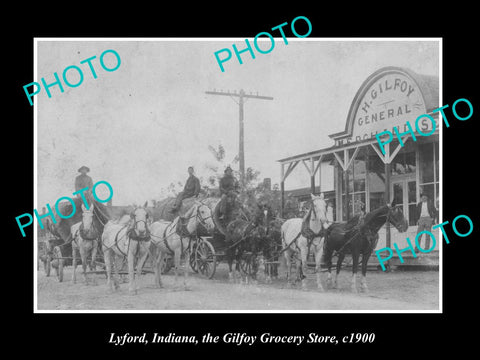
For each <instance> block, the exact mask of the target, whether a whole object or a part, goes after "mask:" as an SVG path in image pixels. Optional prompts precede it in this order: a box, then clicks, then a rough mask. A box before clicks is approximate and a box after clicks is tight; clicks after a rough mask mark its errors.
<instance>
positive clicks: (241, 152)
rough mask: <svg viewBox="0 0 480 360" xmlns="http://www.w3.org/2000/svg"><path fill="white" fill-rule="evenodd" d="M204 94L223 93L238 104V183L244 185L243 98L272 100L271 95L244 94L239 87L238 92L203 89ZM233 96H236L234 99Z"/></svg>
mask: <svg viewBox="0 0 480 360" xmlns="http://www.w3.org/2000/svg"><path fill="white" fill-rule="evenodd" d="M205 94H209V95H224V96H230V97H231V98H232V99H233V101H235V102H236V103H237V104H238V114H239V140H238V157H239V160H240V183H241V184H242V186H243V185H245V148H244V140H243V139H244V133H243V104H245V99H261V100H273V97H270V96H260V95H258V93H257V94H256V95H253V94H252V93H250V94H246V93H245V91H243V89H241V90H240V91H239V92H238V94H237V92H236V91H234V92H230V91H227V92H224V91H223V90H222V91H215V89H214V90H213V91H205ZM235 98H238V102H237V100H235Z"/></svg>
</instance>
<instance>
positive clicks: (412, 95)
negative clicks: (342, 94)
mask: <svg viewBox="0 0 480 360" xmlns="http://www.w3.org/2000/svg"><path fill="white" fill-rule="evenodd" d="M426 108H427V106H426V105H425V101H424V97H423V95H422V92H421V90H420V88H419V86H418V84H417V83H416V82H415V80H413V79H412V78H411V77H410V76H408V75H407V74H405V73H403V72H401V71H398V70H388V71H386V72H382V73H380V74H376V76H374V77H373V78H370V79H368V80H367V81H366V83H364V84H363V86H362V88H361V90H360V91H359V92H358V93H357V95H356V97H355V99H354V101H353V103H352V107H351V109H350V112H349V117H348V119H347V127H346V131H345V132H342V133H337V134H333V135H331V137H332V138H334V139H335V145H341V144H343V143H352V142H358V141H363V140H367V139H370V138H375V135H376V134H377V133H380V132H382V131H385V130H389V131H391V132H392V133H393V128H394V127H397V126H398V130H399V131H400V132H405V131H407V130H408V128H407V125H406V123H407V121H409V122H410V124H411V125H412V126H415V125H414V124H415V120H416V119H417V117H419V116H420V115H423V114H426V113H427V110H426ZM418 125H419V129H420V130H421V131H422V132H428V131H429V130H431V129H432V123H431V122H430V121H429V120H428V119H421V120H419V124H418ZM414 131H415V130H414Z"/></svg>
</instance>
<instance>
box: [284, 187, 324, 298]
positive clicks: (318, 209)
mask: <svg viewBox="0 0 480 360" xmlns="http://www.w3.org/2000/svg"><path fill="white" fill-rule="evenodd" d="M311 196H312V205H311V208H310V211H309V212H308V213H307V215H305V217H304V219H307V218H308V228H309V229H310V230H309V232H310V234H311V235H312V237H313V240H312V241H311V244H309V240H308V239H307V238H306V237H305V236H304V235H302V223H303V220H304V219H301V218H293V219H288V220H287V221H285V222H284V223H283V225H282V228H281V235H282V245H283V250H282V251H283V252H284V256H285V260H286V263H287V264H286V265H287V278H288V281H289V282H290V281H291V275H292V260H291V257H292V255H293V254H298V253H300V259H301V266H302V267H301V269H302V272H303V278H302V289H304V290H306V289H307V279H306V274H307V257H308V252H309V250H310V249H309V247H310V246H313V249H314V254H315V265H316V266H315V272H316V274H317V288H318V290H320V291H323V286H322V283H321V279H320V275H321V273H320V272H321V268H320V265H321V263H320V262H321V259H322V254H323V237H321V232H322V230H324V229H326V228H327V227H328V220H327V214H326V208H327V204H326V202H325V200H324V199H323V194H321V195H320V196H315V195H313V194H312V195H311ZM309 245H310V246H309ZM299 269H300V267H299V266H298V264H297V275H298V274H299Z"/></svg>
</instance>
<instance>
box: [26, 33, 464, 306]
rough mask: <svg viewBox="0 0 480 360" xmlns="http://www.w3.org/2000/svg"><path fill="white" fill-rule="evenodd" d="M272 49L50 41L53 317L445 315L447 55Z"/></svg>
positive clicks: (309, 41) (206, 43) (46, 218)
mask: <svg viewBox="0 0 480 360" xmlns="http://www.w3.org/2000/svg"><path fill="white" fill-rule="evenodd" d="M260 30H261V29H259V31H260ZM273 35H274V36H275V38H269V37H267V36H262V37H259V38H258V39H257V38H255V41H254V39H253V38H249V39H248V40H246V39H245V38H221V39H220V38H37V39H35V43H34V46H35V48H34V52H35V77H34V79H35V80H32V81H35V82H36V85H35V84H34V85H33V86H31V87H30V88H29V91H30V94H31V96H30V97H28V95H27V97H26V100H25V102H26V105H25V106H29V104H28V101H30V100H32V101H33V102H34V103H35V105H34V114H35V145H34V150H35V175H34V182H35V209H36V210H37V211H38V216H37V217H36V218H35V221H34V222H33V226H35V227H36V228H35V238H34V244H33V246H34V248H35V250H34V251H35V259H34V260H35V265H36V270H35V279H34V294H35V297H34V305H35V312H246V311H248V312H260V313H263V312H325V313H326V312H412V313H415V312H422V313H427V312H437V313H438V312H441V311H442V256H441V255H442V250H443V249H442V248H443V247H445V245H444V242H443V240H442V233H441V231H440V229H439V228H438V227H435V225H437V224H440V223H441V222H442V221H443V220H442V195H441V194H442V181H441V179H442V156H443V155H442V136H441V133H442V131H443V130H444V129H442V127H444V124H443V121H442V116H441V114H440V113H439V111H435V110H436V109H438V108H439V107H441V106H442V105H443V102H442V78H441V74H442V39H441V38H315V37H304V38H300V37H295V36H293V35H291V36H288V38H287V39H288V41H286V39H284V38H282V37H281V36H278V34H273ZM277 36H278V37H277ZM272 40H274V42H272ZM268 50H269V51H268ZM33 93H35V94H34V95H33ZM459 106H460V105H459ZM422 115H425V116H424V117H422ZM419 119H420V120H419ZM409 126H411V128H409ZM409 129H413V130H412V131H409ZM419 132H421V133H422V134H419ZM38 218H40V219H41V220H40V221H38V222H37V219H38ZM429 234H431V235H429ZM417 235H418V236H417ZM416 240H417V241H416Z"/></svg>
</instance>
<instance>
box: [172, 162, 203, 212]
mask: <svg viewBox="0 0 480 360" xmlns="http://www.w3.org/2000/svg"><path fill="white" fill-rule="evenodd" d="M193 171H194V170H193V167H192V166H190V167H189V168H188V174H189V177H188V179H187V182H186V183H185V187H184V188H183V191H182V192H181V193H180V194H178V196H177V199H176V200H175V204H174V205H173V208H172V210H171V212H176V211H178V210H180V207H181V206H182V201H183V199H188V198H190V197H193V196H198V194H199V193H200V180H198V178H197V177H196V176H195V175H193Z"/></svg>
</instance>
